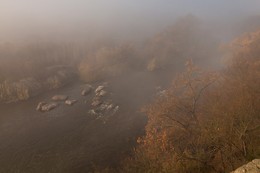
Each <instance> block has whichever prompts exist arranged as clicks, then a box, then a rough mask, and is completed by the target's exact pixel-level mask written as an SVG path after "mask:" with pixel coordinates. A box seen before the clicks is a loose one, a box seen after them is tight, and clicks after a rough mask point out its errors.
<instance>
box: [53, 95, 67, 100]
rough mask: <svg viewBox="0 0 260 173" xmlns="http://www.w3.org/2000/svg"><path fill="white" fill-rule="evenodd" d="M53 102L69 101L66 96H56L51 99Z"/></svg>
mask: <svg viewBox="0 0 260 173" xmlns="http://www.w3.org/2000/svg"><path fill="white" fill-rule="evenodd" d="M51 99H52V100H53V101H65V100H67V99H68V96H66V95H55V96H53V97H52V98H51Z"/></svg>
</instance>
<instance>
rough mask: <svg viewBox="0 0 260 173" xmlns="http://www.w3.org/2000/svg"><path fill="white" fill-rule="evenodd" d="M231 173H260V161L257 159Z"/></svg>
mask: <svg viewBox="0 0 260 173" xmlns="http://www.w3.org/2000/svg"><path fill="white" fill-rule="evenodd" d="M231 173H260V159H255V160H253V161H252V162H249V163H248V164H246V165H243V166H241V167H240V168H238V169H236V170H235V171H233V172H231Z"/></svg>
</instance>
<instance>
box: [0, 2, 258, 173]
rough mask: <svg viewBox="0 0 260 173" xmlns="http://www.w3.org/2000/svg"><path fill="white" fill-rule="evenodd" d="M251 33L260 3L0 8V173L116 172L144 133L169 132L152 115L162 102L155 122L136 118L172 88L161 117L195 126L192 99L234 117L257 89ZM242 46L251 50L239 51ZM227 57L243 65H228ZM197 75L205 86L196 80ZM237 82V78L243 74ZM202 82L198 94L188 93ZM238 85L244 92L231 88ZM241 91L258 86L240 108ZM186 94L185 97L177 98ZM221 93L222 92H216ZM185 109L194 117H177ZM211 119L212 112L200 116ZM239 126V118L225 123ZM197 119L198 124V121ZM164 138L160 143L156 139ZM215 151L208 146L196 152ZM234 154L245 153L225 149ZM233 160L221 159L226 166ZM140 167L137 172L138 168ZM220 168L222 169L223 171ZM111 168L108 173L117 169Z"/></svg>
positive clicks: (51, 4) (254, 37) (71, 4)
mask: <svg viewBox="0 0 260 173" xmlns="http://www.w3.org/2000/svg"><path fill="white" fill-rule="evenodd" d="M259 29H260V1H259V0H233V1H232V0H161V1H159V0H139V1H138V0H0V141H1V143H0V153H1V155H0V165H1V167H0V172H7V173H9V172H10V173H13V172H26V173H27V172H37V173H45V172H50V173H52V172H57V173H59V172H62V173H74V172H75V173H81V172H95V171H96V172H99V171H98V170H99V169H101V171H100V172H104V170H103V168H106V167H109V168H113V169H114V168H115V169H116V170H120V169H118V168H120V166H122V165H124V163H123V164H122V163H121V161H122V160H125V159H126V158H128V157H130V156H133V157H134V154H136V153H135V151H137V150H134V148H138V146H142V144H140V143H139V142H138V140H139V141H140V139H141V138H140V137H145V135H146V134H147V133H149V129H150V130H151V129H153V130H151V131H152V133H155V136H157V134H156V133H160V130H158V129H159V128H157V125H159V126H160V125H161V123H162V124H163V123H166V125H167V128H168V127H169V126H170V127H177V126H176V124H174V123H173V124H167V123H168V119H165V120H162V121H161V120H160V121H158V122H157V120H158V119H156V118H158V117H156V116H157V115H158V116H161V115H160V114H161V112H160V110H162V111H164V106H161V104H158V105H159V108H158V109H157V106H158V105H155V106H154V108H152V109H151V110H153V111H154V109H155V110H156V111H154V114H153V115H155V119H153V118H151V117H153V115H149V113H148V114H147V111H146V112H145V111H144V110H146V109H147V108H148V107H149V106H147V105H150V104H151V103H153V102H155V103H159V102H158V101H161V100H162V101H163V99H166V100H167V99H168V97H169V98H171V96H172V95H170V94H169V93H170V92H168V91H169V90H170V89H172V88H175V89H176V88H177V89H179V90H178V91H175V93H176V96H177V97H178V98H177V99H176V100H175V99H169V101H173V103H171V102H169V104H168V102H162V105H164V104H165V103H166V105H165V109H166V112H167V111H168V110H167V109H168V108H170V109H171V106H172V105H171V104H180V105H177V109H176V110H175V112H174V114H171V115H170V116H173V115H175V114H176V115H178V116H179V114H180V115H182V114H183V115H184V116H186V118H187V123H190V122H189V121H193V120H192V118H189V117H190V115H191V113H192V116H194V115H195V111H201V110H200V109H198V110H197V109H195V104H196V103H198V104H201V109H204V103H205V105H206V106H205V107H207V106H208V107H207V110H206V109H205V110H206V111H204V112H203V113H205V112H207V111H208V112H210V111H211V110H213V111H215V109H217V108H219V109H218V110H221V111H222V108H221V105H222V102H223V103H225V104H224V108H226V107H225V106H226V105H228V106H227V107H229V104H230V103H231V104H232V101H233V102H234V105H235V106H238V107H234V108H233V107H232V105H231V106H230V107H232V109H230V110H229V109H228V108H227V109H224V110H225V111H226V112H221V111H220V112H218V111H217V110H216V112H217V113H219V114H221V115H226V114H228V113H230V112H228V111H232V110H240V107H239V106H240V103H241V104H244V103H249V104H250V103H251V101H250V102H249V101H247V100H243V99H244V98H251V97H249V95H250V94H251V93H253V92H254V91H256V90H257V85H258V83H256V82H255V81H257V80H256V79H258V78H257V77H258V76H257V74H260V73H257V69H259V68H257V67H258V66H257V65H259V63H254V61H257V58H258V55H259V46H258V43H259V41H258V42H257V38H260V34H259V32H258V33H257V32H256V33H253V34H249V33H250V32H255V31H257V30H259ZM243 35H244V37H242V39H241V36H243ZM234 40H235V41H234ZM234 43H235V44H234ZM234 45H236V46H238V48H237V47H236V46H234ZM241 45H242V46H241ZM243 46H244V47H245V48H248V49H242V48H244V47H243ZM250 46H251V47H250ZM257 46H258V47H257ZM249 50H250V51H252V52H250V51H249ZM234 55H237V56H238V58H237V59H238V60H241V61H238V62H237V64H235V65H234V64H233V66H232V62H233V59H232V58H234V57H233V56H234ZM244 55H245V56H244ZM246 56H248V57H250V58H248V59H249V60H250V62H251V61H252V63H251V64H250V63H248V61H249V60H248V61H247V59H246V60H245V61H242V60H243V58H247V57H246ZM237 59H236V60H237ZM258 59H259V58H258ZM234 62H236V61H235V60H234ZM241 62H242V63H241ZM244 62H246V63H244ZM243 64H245V65H248V64H249V65H251V66H249V65H248V68H247V66H246V67H244V66H242V65H243ZM240 66H242V67H243V68H242V67H241V68H240ZM251 67H252V68H251ZM200 69H201V71H200ZM237 69H239V70H237ZM248 69H249V70H251V71H247V70H248ZM240 70H241V71H240ZM212 71H214V72H212ZM197 72H198V76H197ZM204 73H205V76H206V78H205V80H204V79H203V80H201V79H200V78H199V77H200V75H201V74H203V75H204ZM206 74H207V75H206ZM237 74H239V75H241V74H243V75H242V76H243V78H242V77H240V76H239V75H238V76H236V75H237ZM248 74H249V75H250V77H248V76H246V75H248ZM232 75H233V76H232ZM182 76H183V78H181V77H182ZM219 76H222V78H221V80H219V82H216V83H217V84H216V86H215V83H214V82H215V81H214V80H217V79H216V78H218V77H219ZM223 76H224V77H223ZM194 77H195V79H193V78H194ZM196 77H198V78H196ZM230 79H232V80H230ZM240 79H242V81H239V80H240ZM244 79H246V80H244ZM174 80H175V81H178V80H179V82H180V83H179V85H173V81H174ZM250 80H252V81H253V82H252V81H250ZM227 81H228V82H227ZM229 81H231V82H229ZM248 81H249V82H248ZM211 82H212V83H211ZM246 82H247V83H246ZM189 83H190V85H189V86H188V84H189ZM244 83H245V85H244ZM201 84H202V85H201ZM204 84H206V87H202V89H201V90H200V91H199V92H198V93H196V90H197V89H198V88H200V87H201V86H203V85H204ZM208 84H209V85H208ZM211 84H212V85H213V84H214V87H215V88H214V87H212V88H213V89H215V90H214V91H216V92H215V93H213V94H212V93H210V92H209V97H208V98H206V99H205V100H206V101H205V100H199V98H200V95H201V93H202V92H203V91H204V89H205V90H207V88H208V86H211ZM193 85H194V87H193ZM233 85H235V86H233ZM236 85H238V86H240V85H241V86H240V87H238V90H236V89H237V88H236ZM250 85H252V87H251V86H250ZM172 86H174V87H172ZM183 86H184V88H181V87H183ZM245 86H246V89H250V88H254V87H255V88H256V89H255V90H254V89H252V92H251V91H250V92H248V95H245V97H244V96H243V95H242V96H241V98H240V97H239V99H238V101H237V102H239V104H238V103H237V102H236V98H237V97H236V96H239V94H240V93H246V94H247V92H245V91H244V90H243V89H245V88H244V87H245ZM178 87H179V88H178ZM189 87H190V88H191V90H189V91H187V92H186V90H187V88H189ZM222 87H224V88H225V87H226V89H227V90H226V91H225V92H222ZM258 88H259V87H258ZM239 89H241V90H239ZM231 91H232V92H231ZM233 91H237V93H236V92H233ZM173 93H174V92H173ZM183 94H184V96H183V98H181V96H182V95H183ZM185 94H187V95H185ZM210 94H212V98H211V96H210ZM191 95H193V96H194V97H193V98H192V97H191ZM224 96H225V97H224ZM195 97H198V98H195ZM218 97H219V98H218ZM226 97H229V99H233V100H231V101H230V103H229V99H226V100H223V99H222V98H224V99H225V98H226ZM215 98H216V99H215ZM255 98H259V97H257V96H256V97H255V96H252V100H253V99H255ZM214 99H215V100H214ZM198 100H199V101H198ZM208 100H209V101H211V102H208ZM222 100H223V101H222ZM218 102H220V103H219V104H218V105H217V103H218ZM208 103H212V105H210V104H208ZM213 103H214V104H215V103H216V106H215V105H213ZM252 103H257V102H254V100H253V101H252ZM183 104H187V105H183ZM191 105H192V109H191V110H186V109H188V108H189V107H191ZM255 105H257V104H255ZM178 106H179V107H178ZM210 106H212V107H210ZM152 107H153V106H152ZM215 107H216V108H215ZM241 107H243V105H242V106H241ZM252 107H253V106H251V105H249V106H248V107H246V108H245V112H246V111H247V110H252V112H253V108H252ZM258 110H259V109H258ZM171 111H172V110H170V111H169V112H171ZM148 112H149V111H148ZM176 112H177V113H176ZM217 113H215V112H212V113H211V112H210V115H209V117H212V116H214V115H215V114H217ZM250 113H251V112H250ZM250 113H247V112H246V113H245V115H251V114H250ZM150 114H151V113H150ZM200 115H203V116H204V114H200ZM207 115H208V114H207ZM234 115H240V113H236V112H235V113H234ZM256 115H259V114H257V113H256ZM203 116H202V117H203ZM232 116H233V114H232ZM194 117H195V116H194ZM219 117H220V118H219ZM219 117H218V118H219V122H220V123H219V124H221V122H222V119H221V116H219ZM162 118H163V115H162ZM178 118H180V120H181V121H182V120H183V121H185V122H184V123H180V124H182V125H183V124H185V123H186V119H185V117H184V119H182V117H181V116H179V117H178ZM199 118H201V117H199ZM159 119H160V118H159ZM212 119H213V120H214V119H215V117H213V118H212ZM240 119H241V120H244V119H243V118H237V119H235V118H234V120H233V121H234V122H237V121H238V120H240ZM250 120H252V119H250ZM228 121H230V119H227V122H228ZM169 122H170V121H169ZM176 122H177V123H178V120H177V121H176ZM202 122H204V123H205V124H207V123H206V121H204V120H203V119H202ZM257 122H258V121H254V123H255V124H257ZM153 123H154V124H153ZM196 123H198V120H196V121H194V122H191V123H190V124H187V125H183V127H184V129H185V128H190V127H191V128H193V127H196ZM250 123H252V121H250V122H249V123H248V124H250ZM213 124H214V122H213ZM230 124H232V123H230ZM248 124H247V125H240V126H239V128H240V127H248ZM168 125H169V126H168ZM153 126H156V127H155V128H153ZM257 128H258V129H259V126H258V127H257ZM257 128H256V129H257ZM168 129H170V128H168ZM198 129H202V128H198ZM215 129H218V130H219V128H217V127H216V128H215ZM220 129H221V128H220ZM227 129H232V128H227ZM178 130H179V129H178ZM178 130H177V132H178ZM212 130H214V129H212ZM166 131H167V130H166ZM187 131H189V132H192V131H193V129H192V130H190V129H188V130H187ZM195 131H196V133H197V129H196V130H195ZM240 131H241V132H245V133H246V132H247V131H250V130H245V129H242V130H240ZM252 131H254V130H252ZM204 132H207V129H206V130H204V131H203V133H204ZM215 133H216V134H217V133H219V131H217V132H215ZM169 134H170V133H169ZM180 134H181V133H180ZM182 134H185V133H182ZM190 134H192V133H190ZM198 134H199V133H198ZM229 134H233V132H229ZM165 135H167V134H166V133H165V134H163V135H161V136H163V139H162V140H160V141H163V140H164V139H165V138H164V136H165ZM147 136H148V141H149V140H150V139H149V135H147ZM147 136H146V137H147ZM190 136H192V135H190ZM190 136H189V137H188V138H187V139H188V141H190V139H191V138H190ZM204 136H210V135H208V134H205V135H204ZM223 136H224V135H223ZM245 136H246V135H245ZM159 137H160V136H159ZM184 137H186V136H185V135H184ZM143 139H145V138H143ZM154 139H155V138H154ZM171 139H172V138H171ZM171 139H170V140H171ZM198 139H200V137H198ZM226 139H229V138H228V137H227V138H226ZM232 139H233V136H232ZM239 139H242V137H241V136H240V138H239ZM246 139H247V138H245V140H246ZM252 139H253V137H252ZM209 140H210V139H203V140H202V141H209ZM243 140H244V139H243ZM157 141H159V140H157ZM216 141H218V140H216ZM153 142H154V141H153ZM153 142H152V143H150V144H151V145H150V147H152V148H153ZM214 142H215V141H213V142H212V143H214ZM224 142H225V140H224ZM224 142H223V143H224ZM243 142H244V141H243ZM144 143H145V142H144ZM233 143H238V144H240V143H241V141H239V142H233ZM184 144H185V145H183V146H186V143H184ZM230 144H231V143H230ZM243 144H244V143H243ZM160 145H161V144H160ZM158 146H159V145H158ZM163 146H164V144H163ZM198 146H204V143H203V144H202V145H198ZM222 146H223V145H222V144H221V145H220V147H219V146H218V147H214V146H213V147H212V146H211V145H210V146H208V147H206V149H203V148H200V151H204V150H205V151H208V150H210V149H211V148H221V147H222ZM224 147H225V146H224ZM245 147H246V146H245ZM245 147H244V148H245ZM144 148H145V149H146V148H147V147H144ZM154 148H155V147H154ZM170 148H171V147H170ZM172 148H173V149H174V147H172ZM172 148H171V149H172ZM190 148H193V146H192V147H188V149H190ZM227 148H228V147H227ZM236 148H239V147H236ZM244 148H243V149H244ZM147 149H149V147H148V148H147ZM141 150H142V149H141ZM235 151H236V152H235ZM214 152H215V151H214ZM232 152H233V150H232ZM232 152H229V151H228V152H226V150H225V149H224V150H223V153H232ZM147 153H150V151H148V152H147ZM190 153H191V154H193V153H196V152H193V151H192V152H190ZM212 153H213V152H212ZM220 153H222V151H221V152H220ZM234 153H235V154H236V153H246V151H245V152H241V151H237V150H235V149H234ZM258 153H259V152H258ZM184 154H185V153H184ZM155 155H157V153H155ZM162 155H163V154H162ZM141 156H144V155H143V154H142V153H141ZM158 156H159V155H158ZM232 157H233V156H230V157H229V156H228V157H227V159H226V161H229V160H230V158H232ZM140 158H142V157H140ZM147 158H150V156H149V155H148V157H147ZM147 158H146V159H147ZM152 158H153V157H152ZM187 158H189V157H187ZM205 158H209V159H211V158H214V157H212V155H210V157H205ZM216 158H219V156H216ZM221 158H222V157H221ZM247 158H253V157H251V156H250V157H247ZM146 159H144V160H146ZM202 159H204V158H202ZM232 159H233V158H232ZM232 159H231V160H232ZM243 159H244V158H242V159H241V158H239V159H237V158H236V160H239V161H241V163H243V162H242V161H244V160H246V159H244V160H243ZM130 160H131V159H130ZM162 160H163V159H162ZM180 160H181V159H180ZM191 160H193V161H194V160H201V159H193V158H192V159H191ZM224 160H225V159H224ZM128 161H129V160H128ZM142 161H143V160H141V162H139V163H142ZM206 162H207V161H205V162H204V161H203V165H205V164H204V163H206ZM222 162H223V160H222ZM139 163H138V164H137V167H136V168H138V166H139V167H140V168H141V169H143V168H144V166H142V165H141V166H140V164H139ZM173 163H174V162H173ZM239 163H240V162H239ZM163 164H164V163H163ZM213 164H214V163H213ZM225 164H226V165H230V163H225ZM225 164H223V165H224V166H223V165H222V166H223V168H222V167H221V168H220V169H222V170H221V171H219V172H225V171H223V170H224V169H226V168H227V169H230V168H229V167H228V166H227V167H225ZM151 165H153V164H151ZM165 165H166V166H167V165H170V166H171V165H172V164H168V163H166V164H164V166H165ZM183 165H186V163H185V164H183ZM194 165H199V164H197V163H196V164H194ZM218 165H221V164H218ZM134 167H135V166H134ZM209 167H212V165H210V166H209ZM232 167H233V165H232ZM113 169H112V171H111V172H124V171H115V170H114V171H113ZM102 170H103V171H102ZM174 170H176V169H174ZM197 170H203V169H200V168H199V169H197ZM230 171H231V170H229V172H230ZM105 172H106V171H105ZM130 172H131V171H130ZM132 172H140V171H132ZM141 172H142V171H141ZM148 172H149V171H148ZM150 172H158V170H157V171H150ZM173 172H179V171H173ZM186 172H193V170H192V171H186Z"/></svg>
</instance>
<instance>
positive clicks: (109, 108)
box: [88, 85, 119, 123]
mask: <svg viewBox="0 0 260 173" xmlns="http://www.w3.org/2000/svg"><path fill="white" fill-rule="evenodd" d="M106 88H107V86H106V85H100V86H98V87H97V88H96V89H95V96H94V98H93V99H92V102H91V106H92V109H91V110H89V112H88V113H89V114H90V115H93V116H96V119H99V120H101V121H103V123H106V121H107V120H108V119H109V117H111V116H113V115H115V113H116V112H117V111H118V110H119V106H118V105H115V104H114V103H113V102H112V100H111V99H110V98H109V96H110V95H109V94H108V92H107V91H106Z"/></svg>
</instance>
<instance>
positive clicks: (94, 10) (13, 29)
mask: <svg viewBox="0 0 260 173" xmlns="http://www.w3.org/2000/svg"><path fill="white" fill-rule="evenodd" d="M0 3H1V6H0V21H1V28H0V36H1V37H0V38H1V41H3V40H7V41H8V40H11V39H19V40H28V39H43V38H45V39H46V37H47V38H48V37H49V38H59V39H62V38H63V39H64V38H69V39H79V38H82V37H83V38H86V39H88V38H89V37H94V36H96V37H113V38H114V39H121V38H125V39H136V38H140V37H142V38H143V37H147V36H150V35H151V34H154V33H156V32H158V31H160V30H162V29H163V28H165V27H166V26H168V25H171V24H173V23H174V21H175V20H176V19H177V18H178V17H180V16H183V15H187V14H193V15H195V16H197V17H198V18H200V19H202V20H204V21H211V22H212V21H214V22H215V23H219V24H223V26H226V25H227V24H229V25H230V23H234V22H235V21H240V20H241V19H243V18H245V17H247V16H254V15H257V14H259V11H260V2H259V1H258V0H248V1H245V0H236V1H235V2H233V1H225V0H218V1H213V0H210V1H207V0H196V1H192V0H184V1H179V0H165V1H157V0H143V1H137V0H133V1H126V0H111V1H106V0H98V1H94V0H85V1H83V0H74V1H70V0H56V1H52V0H23V1H20V0H12V1H9V0H1V1H0Z"/></svg>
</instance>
